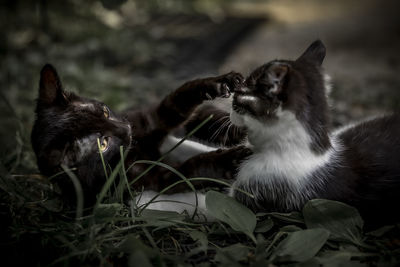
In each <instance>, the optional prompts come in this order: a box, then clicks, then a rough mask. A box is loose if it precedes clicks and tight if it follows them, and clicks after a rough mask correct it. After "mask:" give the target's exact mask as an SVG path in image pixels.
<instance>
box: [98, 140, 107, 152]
mask: <svg viewBox="0 0 400 267" xmlns="http://www.w3.org/2000/svg"><path fill="white" fill-rule="evenodd" d="M109 141H110V140H109V137H102V138H100V139H98V142H99V149H100V151H101V152H106V151H107V149H108V145H109Z"/></svg>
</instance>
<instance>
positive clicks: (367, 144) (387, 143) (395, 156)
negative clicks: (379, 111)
mask: <svg viewBox="0 0 400 267" xmlns="http://www.w3.org/2000/svg"><path fill="white" fill-rule="evenodd" d="M336 138H338V139H339V140H340V141H341V143H342V144H343V147H344V152H345V155H344V156H345V157H346V158H347V159H348V160H349V161H350V162H351V163H352V164H357V165H360V167H362V166H365V167H370V168H375V169H377V170H379V169H381V168H382V167H383V168H385V169H386V170H387V171H386V172H390V170H392V172H394V173H397V175H398V178H399V179H400V114H392V115H386V116H381V117H376V118H372V119H369V120H366V121H363V122H360V123H357V124H353V125H349V126H347V127H345V128H344V129H342V130H338V131H337V132H336ZM387 167H391V168H387ZM368 169H369V168H368Z"/></svg>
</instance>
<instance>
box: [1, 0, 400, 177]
mask: <svg viewBox="0 0 400 267" xmlns="http://www.w3.org/2000/svg"><path fill="white" fill-rule="evenodd" d="M0 3H1V4H0V5H1V6H0V29H1V34H0V125H1V127H0V147H1V149H0V159H1V164H0V165H1V166H0V168H2V169H7V171H10V170H11V171H12V172H17V173H24V172H25V173H26V172H28V173H29V172H35V171H36V166H35V159H34V155H33V154H32V151H31V148H30V141H29V135H30V130H31V127H32V123H33V120H34V108H35V99H36V97H37V92H38V81H39V72H40V69H41V67H42V66H43V65H44V64H45V63H51V64H53V65H54V66H55V67H56V68H57V70H58V72H59V74H60V76H61V77H62V81H63V83H64V87H65V89H67V90H72V91H74V92H77V93H78V94H81V95H84V96H86V97H91V98H96V99H99V100H101V101H103V102H105V103H107V104H108V105H109V106H110V107H112V108H113V109H115V110H123V109H125V108H128V107H131V106H136V107H138V106H141V105H146V104H147V103H149V102H154V101H156V100H159V99H161V98H162V96H164V95H166V94H167V93H168V92H170V91H172V90H173V89H175V88H176V87H178V86H179V85H180V84H181V83H182V82H184V81H187V80H190V79H193V78H197V77H202V76H206V75H217V74H222V73H225V72H228V71H231V70H235V71H238V72H242V73H243V74H244V75H247V74H248V73H250V72H251V70H252V69H254V68H256V67H257V66H259V65H261V64H263V63H265V62H267V61H270V60H272V59H277V58H278V59H295V58H296V57H298V56H299V55H300V54H301V53H302V52H303V51H304V50H305V48H306V47H307V46H308V45H309V44H310V43H311V42H312V41H314V40H315V39H318V38H319V39H321V40H322V41H323V42H324V43H325V45H326V47H327V57H326V60H325V62H324V67H325V70H326V72H327V73H329V74H330V75H331V78H332V84H333V90H332V93H331V96H332V114H333V127H336V126H340V125H342V124H344V123H347V122H349V121H354V120H359V119H361V118H365V117H368V116H373V115H377V114H381V113H384V112H390V111H398V110H399V107H400V53H399V48H400V23H399V22H400V16H399V15H398V11H399V10H400V9H399V6H400V4H398V1H396V0H393V1H390V0H387V1H379V0H325V1H318V0H265V1H261V0H252V1H235V0H164V1H161V0H115V1H112V0H87V1H79V0H64V1H55V0H51V1H50V0H30V1H28V0H26V1H22V0H19V1H18V0H14V1H11V0H10V1H8V0H0Z"/></svg>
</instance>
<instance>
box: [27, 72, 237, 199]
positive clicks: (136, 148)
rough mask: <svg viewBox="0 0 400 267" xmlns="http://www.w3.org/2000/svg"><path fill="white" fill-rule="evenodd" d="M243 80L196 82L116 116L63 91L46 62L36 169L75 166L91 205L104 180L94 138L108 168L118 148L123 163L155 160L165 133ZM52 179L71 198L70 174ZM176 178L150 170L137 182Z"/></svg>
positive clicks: (138, 168) (160, 184)
mask: <svg viewBox="0 0 400 267" xmlns="http://www.w3.org/2000/svg"><path fill="white" fill-rule="evenodd" d="M242 79H243V78H242V76H241V75H240V74H237V73H228V74H225V75H221V76H218V77H211V78H206V79H198V80H194V81H191V82H187V83H185V84H184V85H182V86H181V87H180V88H178V89H177V90H175V91H173V92H172V93H171V94H169V95H168V96H166V97H165V98H164V99H163V100H162V101H161V103H159V104H158V105H155V106H151V107H149V108H146V109H136V110H134V109H131V110H128V111H126V112H123V113H122V114H116V113H114V112H112V111H111V110H110V109H109V108H108V107H107V106H106V105H105V104H103V103H101V102H98V101H95V100H91V99H86V98H83V97H80V96H77V95H75V94H73V93H70V92H66V91H64V90H63V88H62V85H61V81H60V79H59V77H58V74H57V72H56V70H55V69H54V67H52V66H51V65H46V66H44V67H43V69H42V71H41V76H40V87H39V98H38V101H37V107H36V121H35V124H34V127H33V129H32V135H31V141H32V146H33V149H34V151H35V153H36V156H37V162H38V166H39V169H40V171H41V172H42V173H43V174H45V175H48V176H51V175H54V174H56V173H58V172H60V171H62V168H61V165H62V164H64V165H65V166H66V167H68V168H75V169H76V170H75V171H74V172H75V174H76V175H77V177H78V178H79V179H80V182H81V185H82V187H83V190H84V193H85V203H86V206H89V205H91V204H93V202H94V201H95V196H96V194H97V193H98V192H99V190H100V189H101V187H102V186H103V184H104V182H105V180H106V177H105V173H104V168H103V165H102V162H101V158H100V155H99V148H98V144H97V139H99V140H100V142H105V144H106V145H105V147H106V150H104V152H103V153H102V154H103V157H104V160H105V162H106V164H107V165H110V166H111V168H113V167H114V166H116V164H117V162H118V161H119V160H120V146H123V147H124V149H125V150H129V153H128V156H127V158H126V162H125V164H126V166H129V165H130V164H131V163H133V162H134V161H135V160H137V159H149V160H157V159H158V158H159V157H160V156H161V154H160V151H159V148H160V145H161V143H162V142H163V140H164V139H165V137H166V136H167V135H168V134H169V133H170V132H171V131H172V130H173V129H176V128H177V127H179V126H180V125H182V124H183V123H184V122H185V121H186V120H187V119H188V118H189V117H190V116H191V115H192V113H193V112H194V110H195V109H196V107H197V106H198V105H200V104H201V103H202V102H203V101H204V100H208V99H214V98H216V97H227V96H229V94H230V90H234V89H235V87H238V86H239V85H240V83H242ZM201 117H204V116H202V115H201V114H200V115H199V116H198V118H201ZM234 158H236V157H232V159H234ZM190 162H191V163H190ZM188 165H191V166H192V167H191V168H187V167H183V168H181V169H182V170H184V171H185V174H187V175H191V174H192V173H202V170H203V171H206V172H207V173H209V172H208V170H207V166H208V165H207V164H200V165H201V166H199V167H196V166H197V165H198V164H196V163H195V162H194V161H189V162H188V163H186V164H185V165H183V166H188ZM146 167H147V165H139V164H137V165H135V166H134V167H133V168H131V169H130V170H129V172H128V177H129V178H135V177H137V175H139V174H140V173H141V172H142V171H143V170H144V169H146ZM176 167H177V168H178V169H179V168H180V167H179V166H176ZM213 168H214V167H213ZM220 173H224V172H219V171H216V172H214V175H211V176H212V177H214V178H224V177H221V176H219V174H220ZM56 179H57V180H58V182H59V184H60V187H61V189H62V190H63V192H64V196H66V198H67V199H69V200H70V201H72V202H73V200H74V199H75V194H74V192H73V191H74V189H73V187H72V185H71V183H70V181H69V178H68V177H66V175H60V176H59V177H58V178H56ZM176 179H178V178H176V177H174V176H171V175H169V174H165V172H163V171H160V169H158V168H154V169H153V170H152V171H151V172H149V173H148V175H146V176H144V177H143V178H142V179H141V180H139V181H138V182H137V183H136V184H135V186H138V187H141V186H144V187H145V188H147V189H153V190H159V189H161V188H164V187H165V186H166V185H169V184H170V183H172V182H173V181H174V180H176Z"/></svg>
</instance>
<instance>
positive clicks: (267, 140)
mask: <svg viewBox="0 0 400 267" xmlns="http://www.w3.org/2000/svg"><path fill="white" fill-rule="evenodd" d="M276 115H277V116H278V118H279V119H278V120H274V121H271V122H270V123H266V122H260V121H258V120H257V119H255V118H253V117H251V116H248V115H244V116H241V115H239V114H234V112H233V113H232V114H231V116H232V117H234V118H236V117H241V119H237V120H239V121H240V122H241V123H243V124H244V125H245V126H246V127H247V128H248V131H249V136H248V138H249V142H250V144H251V145H252V150H253V151H254V154H253V155H252V156H250V157H249V158H248V159H247V160H246V161H244V162H243V163H242V164H241V166H240V168H239V173H238V175H237V179H236V181H235V184H234V186H241V187H244V188H249V184H250V183H251V182H253V183H252V184H261V185H262V186H261V187H262V188H251V189H252V191H253V192H255V191H257V190H263V191H265V190H267V192H266V194H272V195H277V196H279V192H277V190H279V188H276V184H274V182H276V181H274V179H277V177H279V179H285V181H286V182H287V183H288V184H289V185H290V187H291V191H292V195H290V196H283V197H286V206H287V207H293V205H296V203H299V202H300V201H299V200H300V199H303V198H304V197H306V196H307V195H311V194H312V192H306V191H305V190H304V188H305V187H306V186H307V185H308V183H309V179H308V178H309V177H310V175H311V174H312V173H313V172H314V171H316V170H317V169H321V167H324V166H326V165H327V164H331V163H334V162H336V157H337V156H338V153H337V152H338V151H339V150H340V145H339V144H337V143H336V141H335V139H333V147H332V148H331V149H329V150H328V151H326V152H325V153H323V154H321V155H318V154H316V153H315V152H314V151H312V150H311V147H310V144H311V141H312V140H311V137H310V135H309V134H308V133H307V131H306V129H305V128H304V126H303V125H302V124H301V123H300V122H299V121H298V120H297V119H296V117H295V115H294V114H293V113H292V112H290V111H282V110H280V109H279V110H278V111H277V113H276ZM254 182H256V183H254ZM314 182H315V181H314ZM320 182H321V183H323V182H324V181H323V177H321V180H320ZM255 193H257V192H255ZM232 194H233V192H232V190H231V195H232ZM262 194H265V193H262ZM281 197H282V196H281Z"/></svg>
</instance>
